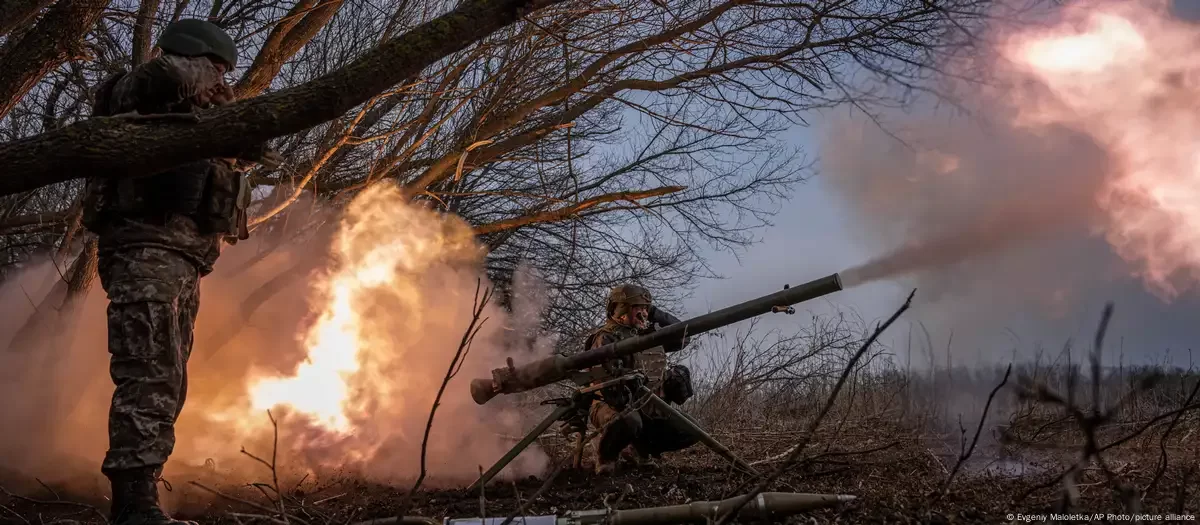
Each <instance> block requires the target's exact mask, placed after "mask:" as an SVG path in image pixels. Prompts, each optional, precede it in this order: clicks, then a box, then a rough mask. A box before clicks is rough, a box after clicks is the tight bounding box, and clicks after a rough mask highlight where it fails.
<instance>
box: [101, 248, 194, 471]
mask: <svg viewBox="0 0 1200 525" xmlns="http://www.w3.org/2000/svg"><path fill="white" fill-rule="evenodd" d="M98 262H99V264H98V270H99V274H100V283H101V285H102V286H103V287H104V291H105V292H107V294H108V299H109V305H108V351H109V353H110V354H112V358H111V361H110V365H109V374H110V375H111V376H112V380H113V384H114V385H115V386H116V390H115V391H114V392H113V398H112V406H111V407H110V409H109V413H108V453H107V454H106V455H105V457H104V463H103V465H102V466H101V471H102V472H104V473H105V474H111V473H112V472H114V471H121V470H127V469H132V468H140V467H159V468H161V466H162V465H163V464H164V463H166V461H167V457H168V456H170V455H171V451H172V450H173V449H174V448H175V420H176V418H178V417H179V413H180V411H181V410H182V409H183V402H184V398H185V397H186V395H187V361H188V357H189V356H190V354H191V352H192V329H193V327H194V326H195V322H196V313H197V310H198V309H199V306H200V290H199V284H200V274H199V270H198V269H197V267H196V265H195V264H194V263H192V262H191V261H190V260H188V259H186V258H185V257H184V256H183V255H182V254H180V253H178V252H175V251H173V250H168V249H162V248H149V247H137V248H128V249H118V250H116V251H115V252H112V253H107V254H101V255H100V258H99V261H98Z"/></svg>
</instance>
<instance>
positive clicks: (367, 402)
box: [250, 185, 482, 434]
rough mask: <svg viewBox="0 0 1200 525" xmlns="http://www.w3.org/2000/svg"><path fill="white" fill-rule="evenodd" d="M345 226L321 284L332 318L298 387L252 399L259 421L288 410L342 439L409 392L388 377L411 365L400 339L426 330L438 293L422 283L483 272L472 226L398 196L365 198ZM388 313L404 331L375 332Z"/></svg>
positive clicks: (258, 391)
mask: <svg viewBox="0 0 1200 525" xmlns="http://www.w3.org/2000/svg"><path fill="white" fill-rule="evenodd" d="M341 226H342V229H341V231H340V234H339V236H338V237H337V239H336V240H335V250H334V256H335V270H334V271H333V272H332V274H331V275H329V276H328V278H327V279H326V280H324V281H323V282H322V283H320V284H319V291H320V292H321V293H322V295H324V296H325V298H326V299H325V307H324V311H323V312H322V313H321V316H320V318H319V319H318V320H317V322H316V323H315V324H314V325H313V326H312V328H311V329H310V330H309V331H308V334H307V336H306V337H305V339H304V342H305V347H306V348H307V350H308V356H307V359H306V360H305V362H303V363H301V365H300V367H299V368H298V369H297V370H296V373H295V374H294V375H293V376H292V377H287V378H274V379H262V380H260V381H258V382H257V383H256V384H254V385H252V386H251V388H250V398H251V404H252V407H253V408H254V409H255V410H256V411H258V412H259V413H261V411H262V410H266V409H269V408H273V407H277V406H280V405H284V406H288V407H290V408H291V409H292V410H293V411H295V412H299V413H302V414H306V415H307V416H309V417H311V418H312V419H313V421H314V422H315V423H317V424H319V425H321V426H322V427H324V428H325V429H326V430H329V431H332V432H335V433H343V434H344V433H347V432H349V431H350V430H351V420H352V419H357V418H361V417H364V416H366V415H367V412H368V410H369V407H370V406H372V405H375V404H377V403H379V402H381V401H383V400H384V398H386V397H388V396H391V395H393V394H394V393H395V392H396V390H397V389H398V388H402V386H403V385H399V384H398V383H399V382H400V381H402V378H401V377H397V376H394V375H389V374H386V370H388V369H391V368H393V367H395V366H398V365H399V364H400V362H401V361H402V360H403V359H404V358H405V357H406V356H404V355H403V350H405V349H406V348H405V346H404V345H397V344H395V341H394V339H393V338H394V337H395V336H396V335H397V333H396V332H395V331H396V330H400V331H402V330H404V329H409V330H419V329H421V328H422V326H421V317H422V305H423V302H424V298H423V297H422V294H423V293H428V292H429V291H430V290H425V289H423V288H422V287H421V286H420V285H419V284H417V281H419V280H420V279H419V276H420V275H421V274H422V273H424V272H425V271H427V270H429V269H430V268H431V267H432V266H434V265H444V264H464V263H465V264H473V263H476V262H477V261H478V260H479V257H480V256H481V255H482V251H481V248H480V246H479V245H478V244H477V243H476V242H475V237H474V233H473V232H472V231H471V229H470V227H469V226H468V225H467V224H466V223H464V222H462V221H461V220H459V219H457V218H455V217H452V216H436V215H434V214H432V213H429V212H427V211H425V210H422V209H418V208H414V207H412V206H409V205H408V204H406V203H405V202H403V200H402V197H401V195H400V193H399V191H398V190H397V189H396V188H395V187H393V186H387V185H377V186H375V187H373V188H371V189H369V190H367V191H365V192H364V193H363V194H362V195H361V196H359V197H358V198H357V199H355V200H354V201H353V202H352V203H351V205H350V207H349V209H348V210H347V214H346V217H345V219H344V220H343V222H342V225H341ZM385 305H386V308H387V309H388V311H389V312H390V313H391V314H393V315H389V316H387V317H389V318H395V317H396V315H394V314H397V313H401V314H402V317H403V318H404V322H403V323H401V326H396V325H391V326H380V325H379V324H378V323H372V322H371V317H372V316H371V310H373V309H377V308H379V307H383V306H385ZM389 324H390V323H389ZM450 350H453V349H450Z"/></svg>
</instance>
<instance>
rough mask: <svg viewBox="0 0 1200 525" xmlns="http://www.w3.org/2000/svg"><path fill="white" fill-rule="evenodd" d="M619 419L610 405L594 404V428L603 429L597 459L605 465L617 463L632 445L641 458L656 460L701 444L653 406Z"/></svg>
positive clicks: (599, 437) (591, 416)
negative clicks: (658, 457)
mask: <svg viewBox="0 0 1200 525" xmlns="http://www.w3.org/2000/svg"><path fill="white" fill-rule="evenodd" d="M680 413H681V414H682V412H680ZM620 415H621V411H620V410H617V409H616V408H613V407H612V406H611V405H609V404H607V403H604V402H602V401H595V402H593V403H592V408H591V412H590V414H589V419H590V420H591V423H592V426H593V427H595V428H597V429H599V428H604V430H603V431H601V432H600V435H599V436H598V440H597V441H596V442H595V446H596V455H597V456H598V457H599V459H600V461H602V462H605V463H607V462H610V461H616V460H617V458H618V457H620V455H621V451H622V450H624V449H625V447H628V446H630V445H633V448H634V450H636V451H637V452H638V453H639V454H641V455H642V456H645V457H653V456H658V455H661V454H662V453H664V452H674V451H677V450H683V449H685V448H688V447H690V446H692V445H695V444H696V442H697V441H699V440H698V439H697V438H696V437H695V436H693V435H692V433H691V432H689V431H688V429H687V427H685V426H683V425H681V424H679V423H677V422H676V421H675V420H673V419H671V418H670V417H669V416H667V414H662V413H659V411H658V410H655V409H654V408H653V407H650V406H643V407H641V408H639V409H638V410H632V411H630V412H629V413H628V414H625V415H624V416H622V417H621V418H620V419H617V416H620ZM684 417H687V415H686V414H685V415H684ZM610 422H611V424H609V423H610ZM604 425H608V427H607V428H605V427H604Z"/></svg>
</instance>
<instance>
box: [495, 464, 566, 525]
mask: <svg viewBox="0 0 1200 525" xmlns="http://www.w3.org/2000/svg"><path fill="white" fill-rule="evenodd" d="M570 461H571V458H570V457H567V459H565V460H563V461H561V462H559V463H555V464H554V470H552V471H550V475H548V476H546V481H543V482H542V486H540V487H538V489H537V491H536V492H534V493H533V495H532V496H530V497H529V499H527V500H525V503H522V504H521V505H520V506H519V507H517V510H514V511H513V512H512V514H509V515H508V517H507V518H505V519H504V521H503V522H502V523H500V525H508V524H509V523H512V521H513V520H515V519H517V516H523V515H525V511H527V510H529V506H530V505H532V504H533V502H534V501H537V499H538V498H540V497H542V494H545V493H546V489H549V488H550V485H552V484H553V483H554V480H555V479H556V478H558V474H559V473H561V472H562V471H563V470H565V469H564V468H563V467H564V466H565V465H566V464H567V463H569V462H570ZM480 474H481V475H482V473H480ZM479 490H480V493H479V494H480V496H479V497H480V505H483V503H482V498H483V492H482V491H483V486H482V485H481V486H480V487H479ZM480 509H481V510H480V515H481V516H482V515H483V512H482V507H480Z"/></svg>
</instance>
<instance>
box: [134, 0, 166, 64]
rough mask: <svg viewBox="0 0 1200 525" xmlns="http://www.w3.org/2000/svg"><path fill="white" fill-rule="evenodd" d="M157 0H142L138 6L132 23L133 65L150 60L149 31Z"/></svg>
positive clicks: (152, 25) (152, 23) (156, 10)
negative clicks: (135, 19) (135, 17)
mask: <svg viewBox="0 0 1200 525" xmlns="http://www.w3.org/2000/svg"><path fill="white" fill-rule="evenodd" d="M158 4H159V0H142V5H140V6H139V7H138V12H137V21H135V22H134V23H133V52H132V53H131V55H132V60H133V67H137V66H139V65H142V64H145V63H146V62H148V61H149V60H150V48H152V47H154V46H153V45H151V43H150V42H151V40H150V37H151V32H152V31H153V29H154V16H155V15H157V14H158Z"/></svg>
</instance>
